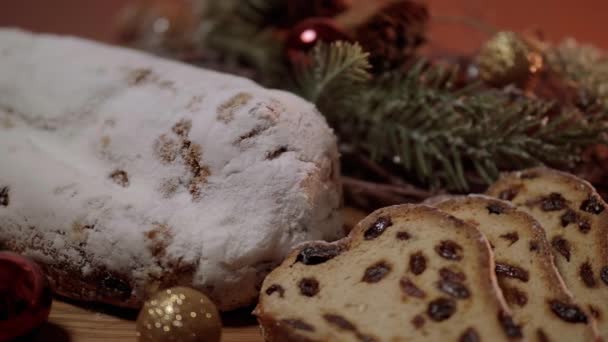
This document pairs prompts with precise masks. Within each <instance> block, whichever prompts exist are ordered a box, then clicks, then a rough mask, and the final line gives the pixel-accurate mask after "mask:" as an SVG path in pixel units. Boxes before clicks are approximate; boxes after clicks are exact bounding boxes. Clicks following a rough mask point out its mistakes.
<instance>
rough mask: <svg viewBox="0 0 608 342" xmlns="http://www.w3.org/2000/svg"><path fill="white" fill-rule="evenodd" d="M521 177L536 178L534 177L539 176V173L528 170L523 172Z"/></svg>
mask: <svg viewBox="0 0 608 342" xmlns="http://www.w3.org/2000/svg"><path fill="white" fill-rule="evenodd" d="M519 178H521V179H534V178H538V173H537V172H536V171H528V172H524V173H522V174H521V175H520V176H519Z"/></svg>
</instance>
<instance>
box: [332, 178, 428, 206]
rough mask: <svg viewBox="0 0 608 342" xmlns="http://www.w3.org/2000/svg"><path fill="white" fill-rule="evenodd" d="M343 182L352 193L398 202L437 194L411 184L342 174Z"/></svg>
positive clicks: (422, 198)
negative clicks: (373, 180) (397, 183)
mask: <svg viewBox="0 0 608 342" xmlns="http://www.w3.org/2000/svg"><path fill="white" fill-rule="evenodd" d="M342 183H343V184H344V187H345V189H346V190H347V191H349V192H350V193H354V194H358V195H364V196H365V197H371V198H376V199H382V200H384V201H388V202H393V203H392V204H398V203H403V202H411V201H412V200H417V201H420V200H424V199H426V198H429V197H432V196H434V195H437V194H438V193H434V192H431V191H428V190H424V189H420V188H417V187H415V186H413V185H411V184H403V185H395V184H384V183H374V182H369V181H364V180H361V179H356V178H352V177H348V176H342Z"/></svg>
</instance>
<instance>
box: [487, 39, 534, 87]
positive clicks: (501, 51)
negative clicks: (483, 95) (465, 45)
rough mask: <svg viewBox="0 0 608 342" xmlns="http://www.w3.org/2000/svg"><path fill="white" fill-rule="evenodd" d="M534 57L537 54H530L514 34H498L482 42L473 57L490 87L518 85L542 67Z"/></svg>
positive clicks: (523, 42) (522, 41)
mask: <svg viewBox="0 0 608 342" xmlns="http://www.w3.org/2000/svg"><path fill="white" fill-rule="evenodd" d="M538 58H539V55H538V54H532V53H531V51H530V49H529V47H528V45H527V44H526V42H525V41H524V40H523V39H522V38H521V37H520V36H519V35H518V34H516V33H514V32H509V31H503V32H498V33H497V34H496V35H494V36H493V37H492V38H491V39H490V40H488V41H487V42H486V43H485V45H484V46H483V47H482V48H481V51H480V53H479V55H478V56H477V64H478V66H479V75H480V76H481V78H482V79H483V80H484V81H486V82H487V83H489V84H491V85H494V86H505V85H508V84H511V83H521V82H524V81H525V80H526V79H527V78H528V77H529V76H530V75H531V74H532V73H534V72H536V71H538V68H539V67H540V66H542V61H539V60H538ZM531 59H532V60H531ZM539 63H540V66H539Z"/></svg>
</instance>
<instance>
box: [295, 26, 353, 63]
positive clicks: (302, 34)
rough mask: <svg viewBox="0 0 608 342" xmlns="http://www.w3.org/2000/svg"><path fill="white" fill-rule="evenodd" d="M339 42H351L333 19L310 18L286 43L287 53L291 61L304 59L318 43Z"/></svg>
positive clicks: (297, 28) (296, 29)
mask: <svg viewBox="0 0 608 342" xmlns="http://www.w3.org/2000/svg"><path fill="white" fill-rule="evenodd" d="M338 40H346V41H351V38H350V37H349V36H348V35H347V34H346V33H345V32H344V31H342V30H341V29H340V28H339V27H338V26H337V25H336V23H335V22H334V21H333V20H332V19H328V18H310V19H306V20H303V21H302V22H300V23H299V24H298V25H296V26H295V27H294V28H293V29H292V30H291V31H290V32H289V33H288V34H287V38H286V41H285V49H286V50H285V51H286V54H287V57H288V58H289V60H290V61H292V62H293V61H295V60H297V59H299V58H302V55H304V54H306V53H307V52H309V51H310V50H311V49H312V48H313V47H314V46H315V45H316V44H317V43H318V42H320V41H321V42H325V43H331V42H335V41H338Z"/></svg>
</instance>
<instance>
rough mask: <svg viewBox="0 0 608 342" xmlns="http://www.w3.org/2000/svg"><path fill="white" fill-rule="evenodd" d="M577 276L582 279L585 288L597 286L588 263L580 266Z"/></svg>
mask: <svg viewBox="0 0 608 342" xmlns="http://www.w3.org/2000/svg"><path fill="white" fill-rule="evenodd" d="M579 274H580V276H581V279H583V283H585V285H586V286H587V287H595V286H596V285H597V284H596V282H595V277H594V276H593V269H592V268H591V264H589V262H585V263H583V264H582V265H581V267H580V269H579Z"/></svg>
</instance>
